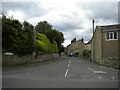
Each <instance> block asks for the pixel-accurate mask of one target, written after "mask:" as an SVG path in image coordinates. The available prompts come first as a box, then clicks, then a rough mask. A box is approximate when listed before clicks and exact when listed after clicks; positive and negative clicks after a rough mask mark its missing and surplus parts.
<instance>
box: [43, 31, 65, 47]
mask: <svg viewBox="0 0 120 90" xmlns="http://www.w3.org/2000/svg"><path fill="white" fill-rule="evenodd" d="M45 35H46V36H47V37H48V39H49V40H50V42H51V43H53V41H54V38H55V41H56V42H57V45H58V49H59V48H60V46H61V43H63V41H64V36H63V34H62V32H59V31H57V30H55V29H54V30H47V31H46V32H45Z"/></svg>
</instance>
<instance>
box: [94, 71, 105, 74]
mask: <svg viewBox="0 0 120 90" xmlns="http://www.w3.org/2000/svg"><path fill="white" fill-rule="evenodd" d="M93 72H94V73H96V74H99V73H106V72H103V71H93Z"/></svg>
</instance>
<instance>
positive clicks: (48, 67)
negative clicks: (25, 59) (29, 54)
mask: <svg viewBox="0 0 120 90" xmlns="http://www.w3.org/2000/svg"><path fill="white" fill-rule="evenodd" d="M2 74H3V75H2V87H3V88H118V70H115V69H112V68H108V67H104V66H100V65H99V64H96V63H95V62H91V61H88V60H83V59H80V58H78V57H65V56H62V57H61V58H59V59H58V60H56V61H54V62H49V63H44V64H37V65H28V66H24V67H17V68H14V69H7V70H5V69H4V70H3V73H2Z"/></svg>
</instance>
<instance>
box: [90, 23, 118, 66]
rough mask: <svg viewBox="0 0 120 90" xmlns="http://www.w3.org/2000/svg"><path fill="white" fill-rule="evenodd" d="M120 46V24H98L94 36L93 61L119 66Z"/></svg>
mask: <svg viewBox="0 0 120 90" xmlns="http://www.w3.org/2000/svg"><path fill="white" fill-rule="evenodd" d="M119 46H120V24H117V25H107V26H97V27H96V29H95V31H94V35H93V37H92V50H91V55H92V56H91V59H92V61H95V62H97V63H100V64H103V65H106V66H111V67H115V68H118V65H119V64H118V60H119V59H120V48H119Z"/></svg>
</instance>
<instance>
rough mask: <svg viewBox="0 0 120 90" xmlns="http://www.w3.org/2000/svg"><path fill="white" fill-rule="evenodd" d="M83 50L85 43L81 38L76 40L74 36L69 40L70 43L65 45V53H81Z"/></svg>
mask: <svg viewBox="0 0 120 90" xmlns="http://www.w3.org/2000/svg"><path fill="white" fill-rule="evenodd" d="M84 50H85V44H84V40H83V39H81V40H77V41H76V38H74V39H73V40H72V41H71V44H70V45H68V46H67V47H66V51H67V53H73V54H75V53H79V54H81V53H82V52H83V51H84Z"/></svg>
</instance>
